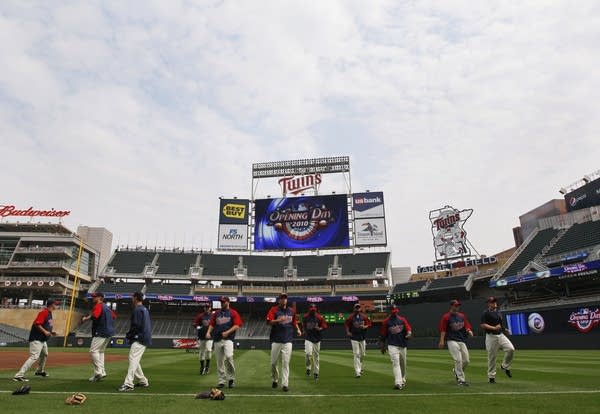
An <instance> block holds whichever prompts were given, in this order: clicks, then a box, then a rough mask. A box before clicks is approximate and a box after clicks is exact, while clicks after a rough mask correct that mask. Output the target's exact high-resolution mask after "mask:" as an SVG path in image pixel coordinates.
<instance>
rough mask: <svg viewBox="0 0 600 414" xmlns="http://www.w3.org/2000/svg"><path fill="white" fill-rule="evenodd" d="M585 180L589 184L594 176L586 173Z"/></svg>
mask: <svg viewBox="0 0 600 414" xmlns="http://www.w3.org/2000/svg"><path fill="white" fill-rule="evenodd" d="M583 181H584V182H585V183H586V184H587V183H589V182H590V181H592V178H591V177H590V176H589V175H587V174H586V175H584V176H583Z"/></svg>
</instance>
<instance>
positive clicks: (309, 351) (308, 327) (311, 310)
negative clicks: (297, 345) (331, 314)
mask: <svg viewBox="0 0 600 414" xmlns="http://www.w3.org/2000/svg"><path fill="white" fill-rule="evenodd" d="M302 327H303V328H304V335H305V338H306V339H305V341H304V355H305V359H306V375H307V376H310V373H311V369H312V372H313V376H314V378H315V381H318V380H319V354H320V351H321V341H322V340H323V330H325V329H327V322H325V319H324V318H323V316H322V315H321V314H319V313H318V312H317V305H316V304H314V303H311V304H310V305H309V307H308V312H306V313H305V314H304V316H303V317H302Z"/></svg>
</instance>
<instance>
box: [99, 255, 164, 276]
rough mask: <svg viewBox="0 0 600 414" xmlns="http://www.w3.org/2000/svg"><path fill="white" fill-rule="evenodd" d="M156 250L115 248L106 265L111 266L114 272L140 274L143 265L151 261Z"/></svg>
mask: <svg viewBox="0 0 600 414" xmlns="http://www.w3.org/2000/svg"><path fill="white" fill-rule="evenodd" d="M156 254H157V253H156V252H146V251H133V250H117V251H116V252H115V254H114V255H113V257H112V259H111V261H110V262H109V263H108V265H107V267H112V268H114V270H115V273H133V274H140V273H142V272H143V271H144V266H146V265H147V264H149V263H152V261H153V260H154V257H155V256H156Z"/></svg>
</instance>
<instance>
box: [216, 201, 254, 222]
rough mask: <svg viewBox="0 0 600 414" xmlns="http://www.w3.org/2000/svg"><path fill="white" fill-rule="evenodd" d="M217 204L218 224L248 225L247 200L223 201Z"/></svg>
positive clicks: (248, 203)
mask: <svg viewBox="0 0 600 414" xmlns="http://www.w3.org/2000/svg"><path fill="white" fill-rule="evenodd" d="M220 201H221V202H220V203H219V204H220V205H219V224H248V217H249V214H248V212H249V209H248V206H249V205H250V201H249V200H238V199H237V198H233V199H224V198H222V199H221V200H220Z"/></svg>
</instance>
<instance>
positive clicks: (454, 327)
mask: <svg viewBox="0 0 600 414" xmlns="http://www.w3.org/2000/svg"><path fill="white" fill-rule="evenodd" d="M460 305H461V303H460V301H459V300H457V299H454V300H452V301H451V302H450V310H449V311H448V312H446V313H444V314H443V315H442V318H441V319H440V327H439V329H440V342H439V344H438V348H440V349H443V348H444V341H445V342H446V344H448V352H450V355H451V356H452V359H453V360H454V368H453V369H452V373H453V374H454V377H455V378H456V383H457V384H458V385H460V386H468V385H469V383H468V382H467V381H466V379H465V368H466V367H467V365H469V349H468V348H467V338H469V337H473V328H472V327H471V324H470V323H469V320H468V319H467V317H466V315H465V314H464V313H462V312H460V311H459V308H460Z"/></svg>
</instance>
